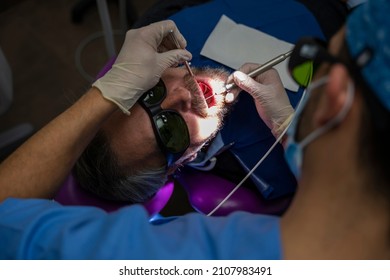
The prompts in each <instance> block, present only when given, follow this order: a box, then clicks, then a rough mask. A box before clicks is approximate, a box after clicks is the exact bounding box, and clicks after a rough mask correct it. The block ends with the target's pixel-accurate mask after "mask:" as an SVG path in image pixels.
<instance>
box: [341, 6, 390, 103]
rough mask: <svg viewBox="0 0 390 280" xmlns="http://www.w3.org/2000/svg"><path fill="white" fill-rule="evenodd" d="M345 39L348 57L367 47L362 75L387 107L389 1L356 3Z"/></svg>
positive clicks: (389, 88) (389, 100) (389, 94)
mask: <svg viewBox="0 0 390 280" xmlns="http://www.w3.org/2000/svg"><path fill="white" fill-rule="evenodd" d="M346 40H347V44H348V48H349V51H350V53H351V55H352V57H355V58H357V57H358V56H359V55H361V54H362V53H364V52H366V51H367V50H370V51H371V54H372V56H371V58H370V59H369V61H368V62H367V64H366V65H364V66H363V68H362V75H363V78H364V79H365V81H366V83H367V84H368V85H369V86H370V88H371V89H372V90H373V91H374V93H375V94H376V95H377V96H378V98H379V100H380V101H381V102H382V104H383V105H384V106H385V107H386V108H387V110H390V1H389V0H369V1H367V2H366V3H364V4H362V5H361V6H360V7H357V8H356V9H355V10H354V11H353V12H352V13H351V15H349V17H348V20H347V24H346Z"/></svg>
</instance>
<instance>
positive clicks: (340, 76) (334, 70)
mask: <svg viewBox="0 0 390 280" xmlns="http://www.w3.org/2000/svg"><path fill="white" fill-rule="evenodd" d="M350 82H352V81H351V78H350V76H349V73H348V70H347V68H346V67H345V66H344V65H342V64H335V65H333V66H332V67H331V68H330V71H329V75H328V82H327V84H326V85H325V86H324V89H323V92H322V95H321V96H320V101H319V103H318V107H317V109H316V112H315V113H314V118H313V121H314V125H315V126H316V127H317V126H323V125H324V124H325V123H327V122H329V121H330V120H331V119H333V118H334V117H335V116H336V115H337V114H338V113H339V112H340V110H341V108H343V105H344V103H345V102H346V99H347V94H348V84H349V83H350Z"/></svg>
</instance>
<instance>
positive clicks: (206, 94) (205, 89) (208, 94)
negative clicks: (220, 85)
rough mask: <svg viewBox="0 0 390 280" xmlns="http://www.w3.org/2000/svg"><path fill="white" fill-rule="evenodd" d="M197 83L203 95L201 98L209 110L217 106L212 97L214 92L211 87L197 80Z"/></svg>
mask: <svg viewBox="0 0 390 280" xmlns="http://www.w3.org/2000/svg"><path fill="white" fill-rule="evenodd" d="M197 83H198V85H199V87H200V89H201V91H202V93H203V98H204V101H205V102H206V104H207V107H208V108H210V107H213V106H215V105H217V102H216V100H215V96H214V90H213V88H212V87H211V85H210V84H209V83H208V82H207V81H204V80H197Z"/></svg>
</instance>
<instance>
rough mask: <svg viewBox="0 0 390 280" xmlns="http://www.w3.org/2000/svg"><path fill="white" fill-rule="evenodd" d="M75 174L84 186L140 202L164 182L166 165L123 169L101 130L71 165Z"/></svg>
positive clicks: (112, 197) (106, 196) (111, 197)
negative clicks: (152, 167) (74, 163)
mask: <svg viewBox="0 0 390 280" xmlns="http://www.w3.org/2000/svg"><path fill="white" fill-rule="evenodd" d="M74 176H75V177H76V180H77V181H78V183H79V184H80V185H81V187H82V188H84V189H85V190H87V191H89V192H91V193H94V194H95V195H97V196H99V197H101V198H104V199H108V200H116V201H126V202H130V203H142V202H145V201H147V200H149V199H150V198H151V197H153V195H154V194H155V193H156V192H157V191H158V190H159V189H160V188H161V187H162V186H163V185H164V184H165V182H166V180H167V175H166V169H165V168H164V167H162V168H157V169H147V170H142V171H135V170H127V169H126V170H124V168H123V167H121V166H119V164H118V160H117V158H116V156H115V154H114V153H113V151H112V150H111V148H110V143H109V141H108V140H107V137H106V136H105V135H104V133H103V132H99V133H98V134H97V135H96V136H95V138H94V139H93V140H92V141H91V143H90V144H89V145H88V146H87V148H86V149H85V151H84V152H83V154H82V155H81V157H80V158H79V159H78V161H77V162H76V165H75V167H74Z"/></svg>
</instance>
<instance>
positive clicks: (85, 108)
mask: <svg viewBox="0 0 390 280" xmlns="http://www.w3.org/2000/svg"><path fill="white" fill-rule="evenodd" d="M115 110H117V107H116V105H114V104H113V103H112V102H110V101H108V100H106V99H104V98H103V97H102V95H101V93H100V92H99V90H98V89H96V88H91V89H90V90H89V91H88V92H87V93H86V94H85V95H83V96H82V97H81V98H80V99H79V100H78V101H77V102H76V103H75V104H74V105H72V106H71V107H70V108H69V109H68V110H66V111H65V112H64V113H62V114H61V115H59V116H58V117H57V118H55V119H54V120H52V121H51V122H50V123H49V124H47V125H46V126H45V127H43V128H42V129H41V130H40V131H38V132H37V133H36V134H35V135H33V136H32V137H31V138H30V139H29V140H27V141H26V142H25V143H24V144H23V145H22V146H20V147H19V148H18V149H17V150H16V151H15V152H14V153H13V154H12V155H10V156H9V157H8V158H7V159H6V160H5V161H3V163H2V164H1V165H0V201H3V200H4V199H6V198H8V197H19V198H28V197H35V198H51V197H53V195H54V194H55V193H56V191H57V190H58V188H59V186H60V185H61V183H62V182H63V181H64V179H65V178H66V176H67V175H68V174H69V173H70V171H71V169H72V167H73V165H74V163H75V161H76V160H77V159H78V157H79V156H80V155H81V153H82V152H83V150H84V149H85V147H86V146H87V145H88V143H89V142H90V141H91V139H92V138H93V137H94V135H95V134H96V132H97V131H98V130H99V128H100V126H101V124H102V122H104V121H105V120H106V119H107V118H108V117H109V116H110V115H111V114H112V113H113V112H114V111H115Z"/></svg>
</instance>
